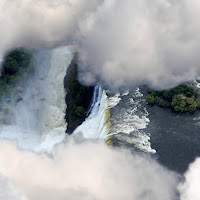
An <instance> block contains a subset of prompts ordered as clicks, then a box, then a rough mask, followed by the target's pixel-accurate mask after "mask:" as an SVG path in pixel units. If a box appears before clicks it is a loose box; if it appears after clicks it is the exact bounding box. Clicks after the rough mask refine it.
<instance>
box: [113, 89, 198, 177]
mask: <svg viewBox="0 0 200 200" xmlns="http://www.w3.org/2000/svg"><path fill="white" fill-rule="evenodd" d="M139 93H141V94H143V95H140V94H139ZM119 98H120V99H121V100H120V102H119V103H118V104H117V105H116V106H115V107H113V108H111V109H110V110H111V123H112V125H113V127H112V130H111V132H112V131H113V133H115V134H116V130H119V133H118V134H116V135H115V136H114V137H113V138H114V146H124V147H126V148H129V149H134V150H139V151H141V152H147V153H148V154H150V155H152V156H153V157H155V158H156V159H157V160H158V161H159V162H160V163H161V164H162V165H164V166H166V167H167V168H169V169H171V170H174V171H176V172H179V173H184V172H185V171H186V170H187V169H188V166H189V164H190V163H192V162H193V161H194V160H195V158H197V157H198V156H199V157H200V111H196V112H194V113H184V114H178V113H175V112H173V111H172V110H170V109H166V108H160V107H158V106H153V107H151V106H149V105H147V103H146V101H145V89H144V88H143V89H142V88H141V89H140V90H139V92H138V91H137V90H135V91H131V92H129V94H127V95H125V96H123V95H121V96H119ZM124 108H126V109H124ZM154 150H156V153H155V152H154Z"/></svg>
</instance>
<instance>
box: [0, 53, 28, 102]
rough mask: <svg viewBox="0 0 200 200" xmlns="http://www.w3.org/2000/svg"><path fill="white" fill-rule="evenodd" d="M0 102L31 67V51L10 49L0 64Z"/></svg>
mask: <svg viewBox="0 0 200 200" xmlns="http://www.w3.org/2000/svg"><path fill="white" fill-rule="evenodd" d="M0 69H1V76H0V102H1V101H2V100H3V99H4V98H8V97H9V96H10V93H11V90H12V89H14V88H15V87H17V84H18V82H19V81H20V80H22V79H23V78H25V77H26V76H27V75H28V74H29V72H30V70H31V69H32V52H31V51H29V50H25V49H15V50H13V51H10V52H9V53H8V54H7V55H6V56H5V59H4V61H3V62H2V65H1V68H0Z"/></svg>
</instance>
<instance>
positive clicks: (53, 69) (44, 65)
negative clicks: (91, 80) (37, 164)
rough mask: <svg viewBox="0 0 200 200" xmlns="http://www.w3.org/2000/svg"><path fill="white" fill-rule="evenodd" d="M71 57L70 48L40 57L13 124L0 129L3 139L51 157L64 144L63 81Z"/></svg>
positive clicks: (17, 106) (56, 50)
mask: <svg viewBox="0 0 200 200" xmlns="http://www.w3.org/2000/svg"><path fill="white" fill-rule="evenodd" d="M72 57H73V56H72V54H71V53H70V51H69V50H68V48H67V47H61V48H57V49H54V50H50V51H41V52H39V53H38V55H37V57H36V63H35V76H34V77H32V78H31V79H30V80H29V82H28V83H27V87H25V92H24V94H23V98H24V101H23V102H21V103H20V104H18V105H16V107H14V108H13V110H14V111H13V120H12V123H11V124H10V125H1V126H0V138H4V139H9V140H15V141H17V143H18V146H19V147H20V148H21V149H26V150H32V151H35V152H48V153H51V152H52V150H53V147H54V146H55V145H56V144H57V143H60V142H61V141H63V140H64V138H65V130H66V126H67V124H66V121H65V119H64V116H65V111H66V104H65V91H64V84H63V80H64V77H65V75H66V70H67V67H68V65H69V64H70V62H71V60H72Z"/></svg>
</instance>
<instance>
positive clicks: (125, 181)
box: [0, 141, 177, 200]
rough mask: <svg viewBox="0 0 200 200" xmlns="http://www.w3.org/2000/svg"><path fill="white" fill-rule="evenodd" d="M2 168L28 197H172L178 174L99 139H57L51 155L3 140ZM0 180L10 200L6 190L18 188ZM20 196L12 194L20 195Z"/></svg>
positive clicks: (89, 199) (166, 199)
mask: <svg viewBox="0 0 200 200" xmlns="http://www.w3.org/2000/svg"><path fill="white" fill-rule="evenodd" d="M0 173H1V174H3V175H4V176H7V177H8V179H9V180H10V182H11V181H13V185H14V183H15V184H16V185H17V187H18V193H19V191H20V192H21V194H23V195H24V196H23V198H25V197H26V198H27V199H28V200H35V199H38V200H47V199H48V200H55V199H56V200H64V199H70V200H82V199H83V200H94V199H96V200H122V199H127V200H129V199H130V200H136V199H137V200H145V199H148V200H160V198H161V197H162V199H163V200H174V199H176V186H177V175H176V174H174V173H172V172H169V171H168V170H166V169H164V168H163V167H161V166H160V165H159V164H158V163H156V162H155V161H153V160H152V159H150V158H148V157H143V156H139V155H137V154H134V155H132V154H131V153H130V152H129V151H127V150H117V149H113V148H109V147H108V146H106V145H105V144H103V143H92V142H85V143H82V144H75V143H73V142H69V143H67V144H61V145H59V146H58V147H57V149H56V150H55V154H54V158H50V157H48V156H46V155H37V154H33V153H31V152H25V151H20V150H18V149H17V148H16V147H15V145H13V144H11V143H8V142H4V141H1V142H0ZM0 177H1V176H0ZM0 185H4V196H3V197H4V198H1V200H8V198H7V197H6V192H7V195H9V194H14V193H15V192H16V191H15V188H13V186H12V187H10V186H9V187H8V185H9V184H8V181H6V180H5V178H4V179H2V178H0ZM21 194H20V195H21ZM20 195H18V196H16V198H13V199H16V200H18V199H19V200H21V199H23V198H22V196H20ZM18 197H19V198H18ZM13 199H12V198H11V200H13Z"/></svg>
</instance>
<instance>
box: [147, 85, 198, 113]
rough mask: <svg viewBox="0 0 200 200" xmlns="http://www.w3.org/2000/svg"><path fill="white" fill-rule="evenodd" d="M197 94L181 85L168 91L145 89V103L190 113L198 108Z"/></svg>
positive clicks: (192, 89)
mask: <svg viewBox="0 0 200 200" xmlns="http://www.w3.org/2000/svg"><path fill="white" fill-rule="evenodd" d="M198 96H199V94H198V92H197V91H196V89H195V88H194V87H192V86H190V85H188V84H181V85H179V86H177V87H175V88H172V89H169V90H162V91H155V90H152V89H150V88H148V89H147V96H146V99H147V102H148V104H150V105H154V104H155V105H158V106H160V107H164V108H172V109H173V110H174V111H176V112H192V111H195V110H196V109H198V108H199V107H200V105H199V102H198Z"/></svg>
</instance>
